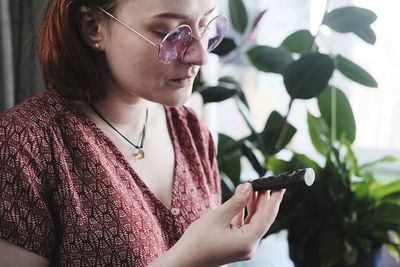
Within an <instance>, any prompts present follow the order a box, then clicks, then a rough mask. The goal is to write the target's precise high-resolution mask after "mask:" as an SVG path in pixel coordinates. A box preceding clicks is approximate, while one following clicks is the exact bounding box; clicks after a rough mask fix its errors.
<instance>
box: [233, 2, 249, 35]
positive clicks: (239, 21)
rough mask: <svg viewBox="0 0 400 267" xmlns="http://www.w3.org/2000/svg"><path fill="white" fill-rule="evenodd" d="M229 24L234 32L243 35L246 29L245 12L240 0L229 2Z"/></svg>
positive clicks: (246, 19)
mask: <svg viewBox="0 0 400 267" xmlns="http://www.w3.org/2000/svg"><path fill="white" fill-rule="evenodd" d="M229 14H230V22H231V24H232V26H233V28H234V29H235V30H237V31H238V32H239V33H242V34H243V33H244V32H245V31H246V28H247V23H248V17H247V10H246V7H245V5H244V3H243V1H242V0H229Z"/></svg>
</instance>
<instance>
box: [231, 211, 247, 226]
mask: <svg viewBox="0 0 400 267" xmlns="http://www.w3.org/2000/svg"><path fill="white" fill-rule="evenodd" d="M243 223H244V210H243V209H242V211H240V212H239V213H238V214H236V216H235V217H233V219H232V221H231V224H232V225H233V226H236V227H240V226H242V225H243Z"/></svg>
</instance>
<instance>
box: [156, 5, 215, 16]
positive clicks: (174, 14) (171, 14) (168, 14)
mask: <svg viewBox="0 0 400 267" xmlns="http://www.w3.org/2000/svg"><path fill="white" fill-rule="evenodd" d="M214 10H215V6H214V7H213V8H211V9H210V10H209V11H207V12H206V13H205V14H204V16H207V15H209V14H210V13H212V12H213V11H214ZM153 18H165V19H188V17H187V16H186V15H184V14H179V13H173V12H165V13H161V14H158V15H155V16H154V17H153Z"/></svg>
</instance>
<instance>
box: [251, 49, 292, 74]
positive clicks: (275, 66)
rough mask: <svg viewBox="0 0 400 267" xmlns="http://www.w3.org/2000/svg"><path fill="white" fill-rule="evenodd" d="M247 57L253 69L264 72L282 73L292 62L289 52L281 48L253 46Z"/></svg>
mask: <svg viewBox="0 0 400 267" xmlns="http://www.w3.org/2000/svg"><path fill="white" fill-rule="evenodd" d="M247 55H248V57H249V59H250V61H251V63H252V64H253V65H254V67H256V68H257V69H259V70H261V71H264V72H273V73H282V71H283V70H284V69H285V68H286V67H287V66H288V65H289V64H290V63H291V62H292V61H293V59H292V55H291V53H290V52H289V50H287V49H286V48H283V47H278V48H273V47H269V46H255V47H253V48H252V49H250V50H249V51H248V52H247Z"/></svg>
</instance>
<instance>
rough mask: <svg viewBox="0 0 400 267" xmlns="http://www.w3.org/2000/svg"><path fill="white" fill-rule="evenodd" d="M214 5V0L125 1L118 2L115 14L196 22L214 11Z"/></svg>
mask: <svg viewBox="0 0 400 267" xmlns="http://www.w3.org/2000/svg"><path fill="white" fill-rule="evenodd" d="M215 5H216V0H127V1H122V2H120V4H119V5H118V7H117V13H119V14H123V15H128V16H132V17H135V18H137V19H139V18H143V19H150V18H156V17H159V16H160V15H162V14H175V15H181V16H182V19H188V20H196V19H199V18H201V17H203V16H204V15H205V14H206V13H207V12H209V11H210V10H212V9H214V8H215ZM161 17H162V16H161ZM166 17H168V16H166Z"/></svg>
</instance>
